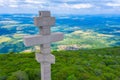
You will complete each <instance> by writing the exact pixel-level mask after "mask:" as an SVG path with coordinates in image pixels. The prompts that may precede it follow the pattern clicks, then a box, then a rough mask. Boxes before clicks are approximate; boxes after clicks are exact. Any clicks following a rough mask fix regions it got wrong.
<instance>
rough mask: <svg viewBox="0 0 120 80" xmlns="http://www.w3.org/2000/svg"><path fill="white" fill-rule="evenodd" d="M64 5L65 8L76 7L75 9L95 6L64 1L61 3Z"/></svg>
mask: <svg viewBox="0 0 120 80" xmlns="http://www.w3.org/2000/svg"><path fill="white" fill-rule="evenodd" d="M61 6H62V7H64V8H74V9H81V8H91V7H93V5H92V4H88V3H86V4H67V3H64V4H62V5H61Z"/></svg>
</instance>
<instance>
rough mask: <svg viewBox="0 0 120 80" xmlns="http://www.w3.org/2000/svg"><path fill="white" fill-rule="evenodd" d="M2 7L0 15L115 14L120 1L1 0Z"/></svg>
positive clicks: (0, 5)
mask: <svg viewBox="0 0 120 80" xmlns="http://www.w3.org/2000/svg"><path fill="white" fill-rule="evenodd" d="M0 7H2V8H0V13H4V12H5V13H6V12H7V13H8V12H11V13H12V12H13V13H18V12H21V13H35V12H36V11H38V10H50V11H52V12H53V13H63V14H65V13H78V14H79V13H81V12H82V13H83V14H84V13H103V11H104V13H108V12H111V13H113V11H114V10H115V9H116V10H117V9H118V8H117V7H120V0H0ZM111 7H113V8H111ZM102 10H103V11H102ZM101 11H102V12H101ZM119 12H120V11H119ZM114 13H115V12H114ZM117 13H118V12H117Z"/></svg>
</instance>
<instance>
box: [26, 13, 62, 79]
mask: <svg viewBox="0 0 120 80" xmlns="http://www.w3.org/2000/svg"><path fill="white" fill-rule="evenodd" d="M34 24H35V25H36V26H37V27H38V28H39V29H40V34H38V35H33V36H24V44H25V46H35V45H40V51H41V52H40V53H36V60H37V61H38V62H39V63H41V80H51V64H53V63H55V56H54V55H52V54H50V53H51V49H50V44H51V42H56V41H60V40H63V37H64V35H63V33H60V32H56V33H51V31H50V27H51V26H53V25H54V24H55V18H54V17H51V16H50V12H49V11H40V12H39V17H35V18H34Z"/></svg>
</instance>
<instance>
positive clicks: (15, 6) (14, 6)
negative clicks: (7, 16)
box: [9, 4, 18, 8]
mask: <svg viewBox="0 0 120 80" xmlns="http://www.w3.org/2000/svg"><path fill="white" fill-rule="evenodd" d="M9 7H12V8H17V7H18V5H14V4H13V5H12V4H10V5H9Z"/></svg>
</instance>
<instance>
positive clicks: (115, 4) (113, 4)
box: [106, 3, 120, 7]
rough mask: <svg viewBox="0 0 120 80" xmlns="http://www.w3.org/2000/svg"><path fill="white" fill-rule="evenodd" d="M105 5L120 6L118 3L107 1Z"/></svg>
mask: <svg viewBox="0 0 120 80" xmlns="http://www.w3.org/2000/svg"><path fill="white" fill-rule="evenodd" d="M106 5H107V6H111V7H120V3H107V4H106Z"/></svg>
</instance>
